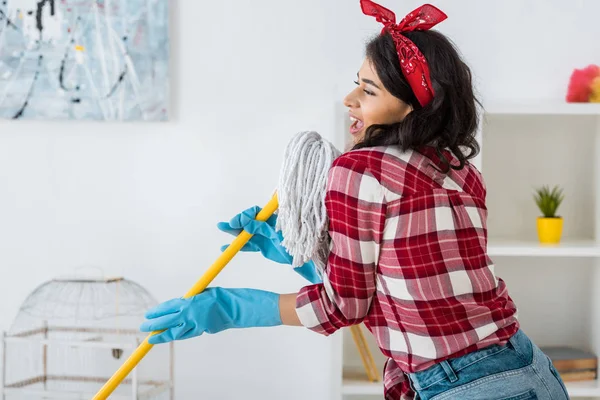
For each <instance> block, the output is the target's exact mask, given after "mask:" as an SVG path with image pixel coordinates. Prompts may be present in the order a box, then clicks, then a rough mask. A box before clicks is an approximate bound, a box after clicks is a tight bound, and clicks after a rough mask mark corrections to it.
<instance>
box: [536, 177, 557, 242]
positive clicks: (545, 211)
mask: <svg viewBox="0 0 600 400" xmlns="http://www.w3.org/2000/svg"><path fill="white" fill-rule="evenodd" d="M563 199H564V196H563V191H562V189H561V188H560V187H558V186H555V187H554V188H552V190H550V188H549V187H548V186H543V187H541V188H538V189H536V191H535V202H536V204H537V206H538V208H539V209H540V211H541V212H542V216H541V217H538V219H537V231H538V238H539V240H540V242H541V243H545V244H556V243H559V242H560V239H561V236H562V229H563V218H562V217H560V216H558V215H556V210H557V209H558V206H560V204H561V203H562V201H563Z"/></svg>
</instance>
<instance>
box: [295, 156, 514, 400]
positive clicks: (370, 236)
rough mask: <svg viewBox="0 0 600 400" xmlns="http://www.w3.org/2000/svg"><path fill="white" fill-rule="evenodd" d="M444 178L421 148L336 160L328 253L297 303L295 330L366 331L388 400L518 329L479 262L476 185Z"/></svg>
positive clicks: (498, 283)
mask: <svg viewBox="0 0 600 400" xmlns="http://www.w3.org/2000/svg"><path fill="white" fill-rule="evenodd" d="M445 154H446V157H447V158H448V159H449V160H450V161H451V163H452V164H457V163H458V160H457V159H456V158H455V157H454V156H453V155H452V154H451V153H450V152H446V153H445ZM436 166H437V168H436ZM441 171H443V164H442V163H441V161H440V158H439V157H438V156H437V155H436V152H435V150H434V149H432V148H430V147H424V148H422V149H420V150H419V151H407V152H401V151H400V150H399V149H397V148H395V147H374V148H369V149H360V150H353V151H350V152H347V153H345V154H343V155H342V156H340V157H339V158H337V159H336V160H335V162H334V164H333V166H332V168H331V170H330V171H329V177H328V182H327V192H326V198H325V203H326V209H327V213H328V217H329V235H330V237H331V248H330V253H329V256H328V260H327V266H326V268H325V274H324V276H323V283H321V284H317V285H311V286H307V287H305V288H303V289H302V290H301V291H300V293H299V294H298V297H297V300H296V310H297V313H298V316H299V318H300V320H301V322H302V324H303V325H304V326H305V327H307V328H309V329H312V330H314V331H316V332H318V333H321V334H324V335H330V334H332V333H334V332H335V331H336V330H338V329H340V328H343V327H346V326H350V325H354V324H359V323H361V322H364V323H365V326H366V327H367V328H368V329H369V330H370V331H371V332H372V333H373V335H374V336H375V339H376V341H377V344H378V346H379V347H380V349H381V351H382V352H383V354H384V355H385V356H387V357H388V361H387V362H386V366H385V371H384V387H385V398H386V399H389V400H391V399H394V400H397V399H412V398H414V392H412V390H411V389H410V385H409V382H408V379H407V376H406V374H407V373H412V372H417V371H422V370H424V369H426V368H428V367H430V366H432V365H434V364H435V363H438V362H440V361H442V360H445V359H448V358H454V357H459V356H461V355H464V354H467V353H469V352H472V351H474V350H477V349H480V348H483V347H486V346H489V345H491V344H503V343H506V341H507V340H508V338H510V337H511V336H512V335H513V334H514V333H515V332H516V331H517V329H518V328H519V323H518V321H517V310H516V307H515V304H514V303H513V301H512V299H511V298H510V297H509V295H508V292H507V289H506V285H505V283H504V281H503V280H502V279H500V278H498V277H496V275H495V273H494V265H493V264H492V261H491V259H490V258H489V257H488V256H487V253H486V248H487V227H486V217H487V209H486V206H485V196H486V189H485V186H484V183H483V179H482V177H481V175H480V173H479V172H478V171H477V170H476V169H475V167H473V166H472V165H471V164H467V165H466V166H465V168H463V169H462V170H459V171H456V170H451V171H450V172H448V173H444V172H441Z"/></svg>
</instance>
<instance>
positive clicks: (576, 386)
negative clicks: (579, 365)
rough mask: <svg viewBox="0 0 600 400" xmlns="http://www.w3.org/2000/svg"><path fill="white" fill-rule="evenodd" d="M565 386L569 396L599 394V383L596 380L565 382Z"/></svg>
mask: <svg viewBox="0 0 600 400" xmlns="http://www.w3.org/2000/svg"><path fill="white" fill-rule="evenodd" d="M565 386H566V387H567V391H568V392H569V396H571V397H594V396H600V383H599V382H598V381H585V382H565Z"/></svg>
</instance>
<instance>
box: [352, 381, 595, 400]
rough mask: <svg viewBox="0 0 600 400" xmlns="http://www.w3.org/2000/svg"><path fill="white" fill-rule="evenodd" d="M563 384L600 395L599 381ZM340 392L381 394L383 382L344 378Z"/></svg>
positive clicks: (581, 393)
mask: <svg viewBox="0 0 600 400" xmlns="http://www.w3.org/2000/svg"><path fill="white" fill-rule="evenodd" d="M565 385H566V386H567V390H568V392H569V396H570V397H594V396H600V382H598V381H586V382H567V383H566V384H565ZM342 393H343V394H344V395H346V396H349V395H355V396H357V395H363V396H365V395H366V396H369V395H370V396H382V395H383V383H381V382H377V383H372V382H366V381H360V380H352V379H344V381H343V383H342Z"/></svg>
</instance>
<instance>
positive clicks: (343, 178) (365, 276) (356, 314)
mask: <svg viewBox="0 0 600 400" xmlns="http://www.w3.org/2000/svg"><path fill="white" fill-rule="evenodd" d="M385 207H386V206H385V201H384V191H383V187H382V186H381V184H380V183H379V181H378V180H377V179H376V178H375V176H374V175H373V174H371V173H370V172H369V169H368V168H367V163H366V162H365V161H363V160H361V159H360V158H359V157H356V156H351V153H347V154H346V155H342V156H340V157H338V158H337V159H336V160H335V162H334V164H333V166H332V168H331V169H330V171H329V175H328V180H327V190H326V194H325V208H326V211H327V216H328V218H329V236H330V238H331V244H330V252H329V255H328V258H327V265H326V267H325V271H324V276H323V282H322V283H320V284H316V285H311V286H307V287H305V288H303V289H302V290H301V291H300V293H299V294H298V296H297V298H296V312H297V314H298V317H299V319H300V322H301V323H302V325H304V326H305V327H307V328H309V329H311V330H313V331H315V332H317V333H321V334H324V335H330V334H332V333H334V332H335V331H337V330H338V329H340V328H343V327H345V326H351V325H355V324H359V323H361V322H362V321H363V320H364V319H365V317H366V315H367V314H368V312H369V308H370V306H371V303H372V300H373V297H374V296H375V293H376V271H377V264H378V259H379V248H380V245H381V239H382V235H383V228H384V224H385Z"/></svg>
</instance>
